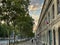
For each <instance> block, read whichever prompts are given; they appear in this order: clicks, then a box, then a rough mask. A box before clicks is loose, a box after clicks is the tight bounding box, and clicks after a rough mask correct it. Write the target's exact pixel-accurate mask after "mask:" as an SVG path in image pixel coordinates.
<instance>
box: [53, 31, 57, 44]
mask: <svg viewBox="0 0 60 45" xmlns="http://www.w3.org/2000/svg"><path fill="white" fill-rule="evenodd" d="M53 39H54V45H56V38H55V30H53Z"/></svg>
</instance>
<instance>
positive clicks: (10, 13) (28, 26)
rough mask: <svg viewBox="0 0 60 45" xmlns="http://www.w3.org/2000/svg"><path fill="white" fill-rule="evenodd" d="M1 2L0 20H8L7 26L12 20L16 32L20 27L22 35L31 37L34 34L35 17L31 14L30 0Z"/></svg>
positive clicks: (5, 0)
mask: <svg viewBox="0 0 60 45" xmlns="http://www.w3.org/2000/svg"><path fill="white" fill-rule="evenodd" d="M1 2H2V6H1V7H0V10H1V13H0V15H1V18H0V20H1V21H4V22H6V24H7V26H10V22H11V24H12V26H13V27H14V32H15V33H16V31H17V30H16V29H17V27H18V32H20V34H21V35H22V36H26V37H30V36H31V35H32V34H33V33H32V29H33V19H32V18H31V17H30V16H29V11H28V5H29V0H2V1H1ZM9 32H10V31H9ZM26 32H27V33H26ZM29 35H30V36H29ZM9 36H10V35H9ZM14 37H15V34H14Z"/></svg>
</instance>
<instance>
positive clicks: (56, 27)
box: [55, 27, 59, 45]
mask: <svg viewBox="0 0 60 45" xmlns="http://www.w3.org/2000/svg"><path fill="white" fill-rule="evenodd" d="M55 30H56V45H59V44H58V42H59V41H58V40H59V39H58V27H56V29H55Z"/></svg>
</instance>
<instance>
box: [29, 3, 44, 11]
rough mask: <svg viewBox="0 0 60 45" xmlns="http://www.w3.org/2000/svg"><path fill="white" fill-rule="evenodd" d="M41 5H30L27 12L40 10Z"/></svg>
mask: <svg viewBox="0 0 60 45" xmlns="http://www.w3.org/2000/svg"><path fill="white" fill-rule="evenodd" d="M42 5H43V3H42V4H39V3H36V4H31V5H29V11H36V10H41V8H42Z"/></svg>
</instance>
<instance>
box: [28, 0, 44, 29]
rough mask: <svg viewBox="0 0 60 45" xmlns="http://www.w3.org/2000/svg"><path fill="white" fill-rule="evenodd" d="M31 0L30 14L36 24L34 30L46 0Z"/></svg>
mask: <svg viewBox="0 0 60 45" xmlns="http://www.w3.org/2000/svg"><path fill="white" fill-rule="evenodd" d="M30 1H31V2H30V5H29V14H30V16H32V18H33V19H34V22H35V24H34V28H33V30H35V29H36V26H37V22H38V19H39V16H40V12H41V9H42V6H43V2H44V0H30Z"/></svg>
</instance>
